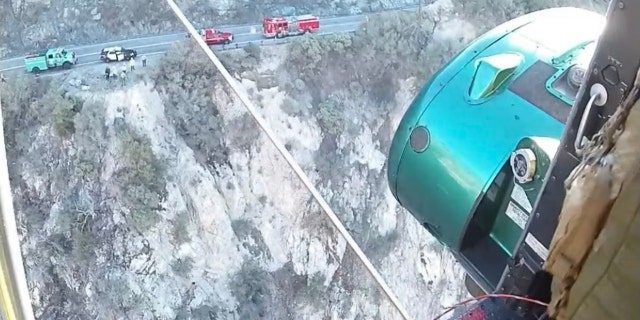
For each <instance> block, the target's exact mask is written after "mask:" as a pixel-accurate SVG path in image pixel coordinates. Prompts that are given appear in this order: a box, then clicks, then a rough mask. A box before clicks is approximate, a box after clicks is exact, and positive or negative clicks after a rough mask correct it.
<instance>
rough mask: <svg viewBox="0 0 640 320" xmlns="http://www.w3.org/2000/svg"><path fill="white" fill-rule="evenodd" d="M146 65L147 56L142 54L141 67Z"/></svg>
mask: <svg viewBox="0 0 640 320" xmlns="http://www.w3.org/2000/svg"><path fill="white" fill-rule="evenodd" d="M146 66H147V56H145V55H143V56H142V67H143V68H144V67H146Z"/></svg>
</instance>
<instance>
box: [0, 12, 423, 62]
mask: <svg viewBox="0 0 640 320" xmlns="http://www.w3.org/2000/svg"><path fill="white" fill-rule="evenodd" d="M415 9H416V8H403V9H401V10H404V11H413V10H415ZM365 17H366V16H365V15H353V16H342V17H330V18H322V17H321V18H320V32H319V34H333V33H345V32H353V31H355V30H356V29H357V28H358V26H359V25H360V23H361V22H362V21H363V20H364V19H365ZM220 30H223V31H229V32H232V33H233V35H234V41H233V42H232V43H231V44H229V45H226V46H223V45H215V46H212V48H213V49H214V50H227V49H234V48H241V47H244V46H246V45H248V44H249V43H255V44H258V45H268V44H278V43H284V42H289V41H291V40H293V39H292V38H295V37H287V38H284V39H266V38H264V37H263V36H262V33H261V32H262V26H261V25H243V26H230V27H226V28H223V27H220ZM186 34H187V31H186V30H185V31H184V32H181V33H174V34H166V35H157V36H148V37H141V38H133V39H126V40H120V41H113V42H105V43H100V44H92V45H85V46H78V47H67V48H68V49H70V50H72V51H75V53H76V55H77V56H78V63H77V65H75V66H74V68H78V67H81V66H86V65H92V64H97V63H103V62H102V61H100V50H101V49H102V48H104V47H110V46H116V45H117V46H122V47H125V48H133V49H136V50H138V55H139V56H141V55H147V56H151V55H155V54H161V53H164V52H166V51H167V50H168V49H169V47H170V46H171V45H172V44H173V43H175V42H177V41H181V40H184V39H185V36H186ZM0 71H1V72H5V73H6V72H23V73H26V71H25V70H24V57H22V56H20V57H14V58H9V59H5V60H2V61H0ZM51 71H54V70H51ZM51 71H45V72H44V73H45V74H46V73H50V72H51Z"/></svg>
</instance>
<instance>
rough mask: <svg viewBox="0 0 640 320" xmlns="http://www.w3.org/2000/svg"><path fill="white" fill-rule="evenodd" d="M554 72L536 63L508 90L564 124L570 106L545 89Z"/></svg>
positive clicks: (554, 69) (547, 65)
mask: <svg viewBox="0 0 640 320" xmlns="http://www.w3.org/2000/svg"><path fill="white" fill-rule="evenodd" d="M556 72H557V69H556V68H555V67H553V66H551V65H549V64H547V63H545V62H542V61H536V62H535V63H534V64H533V65H532V66H531V67H529V68H528V69H527V70H526V71H525V72H523V73H522V74H521V75H520V76H519V77H518V79H516V80H515V81H514V82H513V83H512V84H511V85H510V86H509V90H511V91H512V92H513V93H515V94H517V95H518V96H519V97H520V98H522V99H524V100H526V101H527V102H529V103H530V104H532V105H534V106H536V107H537V108H538V109H540V110H542V111H544V112H545V113H547V114H548V115H550V116H552V117H553V118H554V119H556V120H558V121H559V122H561V123H563V124H566V122H567V118H569V112H571V106H570V105H567V104H566V103H565V102H564V101H562V100H561V99H558V98H557V97H555V96H553V95H552V94H551V93H550V92H549V91H548V90H547V88H546V87H545V83H546V81H547V79H549V78H551V77H552V76H553V75H554V74H555V73H556Z"/></svg>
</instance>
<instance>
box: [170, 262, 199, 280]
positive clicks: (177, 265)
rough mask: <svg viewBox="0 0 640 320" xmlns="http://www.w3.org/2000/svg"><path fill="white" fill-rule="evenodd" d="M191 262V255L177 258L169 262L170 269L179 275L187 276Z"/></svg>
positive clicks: (191, 265) (190, 268) (191, 267)
mask: <svg viewBox="0 0 640 320" xmlns="http://www.w3.org/2000/svg"><path fill="white" fill-rule="evenodd" d="M193 262H194V261H193V259H192V258H191V257H186V258H178V259H176V260H174V261H173V263H171V270H173V272H175V273H176V274H177V275H179V276H182V277H188V275H189V272H191V270H192V269H193Z"/></svg>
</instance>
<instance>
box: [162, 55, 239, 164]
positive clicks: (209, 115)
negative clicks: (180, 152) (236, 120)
mask: <svg viewBox="0 0 640 320" xmlns="http://www.w3.org/2000/svg"><path fill="white" fill-rule="evenodd" d="M185 45H187V48H186V49H185V48H184V46H185ZM154 81H155V86H156V89H157V90H158V92H161V93H162V96H163V100H164V102H165V103H166V105H170V106H171V108H167V109H166V115H167V118H168V120H169V121H170V122H172V123H174V124H175V128H176V131H177V132H178V134H179V135H180V136H181V138H182V139H184V141H185V143H186V144H187V145H188V146H189V147H190V148H191V149H192V150H193V151H194V156H195V158H196V160H197V161H198V163H200V164H201V165H202V166H204V167H209V166H215V165H217V164H226V163H228V152H229V151H228V148H227V145H226V143H225V141H224V136H225V127H224V121H223V119H222V117H221V116H220V111H219V109H218V106H216V105H215V104H214V103H213V99H212V94H213V92H214V89H215V88H216V86H217V85H218V83H219V81H220V75H219V73H218V71H217V70H216V69H215V67H214V66H213V65H212V64H211V62H210V61H209V60H208V58H207V57H206V55H205V54H204V53H203V52H202V50H201V49H200V48H198V47H195V46H194V45H193V44H188V43H181V44H180V45H177V46H173V47H172V48H171V49H170V50H169V52H168V53H167V56H166V57H165V58H164V59H163V61H162V63H161V64H160V66H159V68H158V71H157V73H156V74H155V76H154Z"/></svg>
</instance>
